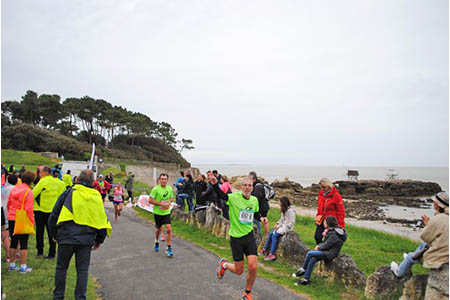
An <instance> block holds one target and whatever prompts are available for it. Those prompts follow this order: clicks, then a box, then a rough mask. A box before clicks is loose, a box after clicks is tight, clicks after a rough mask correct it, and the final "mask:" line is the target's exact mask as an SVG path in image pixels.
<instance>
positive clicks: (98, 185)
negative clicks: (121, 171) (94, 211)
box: [92, 174, 111, 203]
mask: <svg viewBox="0 0 450 300" xmlns="http://www.w3.org/2000/svg"><path fill="white" fill-rule="evenodd" d="M92 186H93V187H94V189H96V190H97V191H99V193H100V194H101V195H102V199H103V203H105V199H106V195H107V194H108V191H109V190H110V189H111V185H110V184H109V182H108V181H106V180H104V179H103V175H101V174H100V175H98V179H97V181H95V182H94V183H93V184H92Z"/></svg>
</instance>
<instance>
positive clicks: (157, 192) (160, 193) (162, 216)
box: [149, 174, 174, 257]
mask: <svg viewBox="0 0 450 300" xmlns="http://www.w3.org/2000/svg"><path fill="white" fill-rule="evenodd" d="M158 181H159V184H158V185H157V186H155V187H154V188H153V189H152V192H151V193H150V199H149V202H150V203H152V204H153V205H154V208H153V216H154V218H155V252H159V235H160V234H161V231H162V226H163V225H165V226H166V232H167V249H166V254H167V256H168V257H173V251H172V225H171V220H170V209H171V208H170V204H171V202H172V201H173V200H174V196H173V190H172V187H171V186H170V185H167V183H168V182H169V175H167V174H160V175H159V178H158Z"/></svg>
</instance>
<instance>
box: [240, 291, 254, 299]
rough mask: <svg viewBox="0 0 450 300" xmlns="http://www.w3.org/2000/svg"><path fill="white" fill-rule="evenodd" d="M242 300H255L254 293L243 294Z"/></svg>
mask: <svg viewBox="0 0 450 300" xmlns="http://www.w3.org/2000/svg"><path fill="white" fill-rule="evenodd" d="M242 300H253V297H252V293H248V294H247V293H246V292H243V293H242Z"/></svg>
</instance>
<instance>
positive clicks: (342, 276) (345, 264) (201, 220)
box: [172, 207, 366, 289]
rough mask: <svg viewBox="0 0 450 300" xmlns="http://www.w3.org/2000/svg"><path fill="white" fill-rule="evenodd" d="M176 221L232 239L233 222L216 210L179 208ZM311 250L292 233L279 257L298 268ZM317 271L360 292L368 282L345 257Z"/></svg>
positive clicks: (283, 242) (259, 242)
mask: <svg viewBox="0 0 450 300" xmlns="http://www.w3.org/2000/svg"><path fill="white" fill-rule="evenodd" d="M172 218H173V219H174V220H181V221H183V222H184V223H186V224H189V225H194V226H197V227H198V228H205V229H207V230H209V231H211V233H212V234H214V235H215V236H218V237H224V238H226V239H228V240H229V239H230V236H229V234H228V231H229V229H230V222H229V221H228V220H226V219H225V218H224V217H222V216H220V215H218V214H217V212H216V210H215V209H214V208H213V207H209V208H208V209H207V210H204V211H199V212H197V213H194V212H183V211H181V210H179V209H175V210H173V211H172ZM254 228H255V231H254V232H255V239H256V243H257V245H258V246H261V245H262V243H263V242H264V239H263V238H262V237H261V234H260V233H259V232H258V231H257V229H256V226H255V227H254ZM308 251H309V248H308V246H306V245H305V244H304V243H303V242H302V240H301V239H300V237H299V235H298V234H297V233H296V232H289V233H287V234H286V235H285V236H283V237H282V238H281V240H280V244H279V247H278V252H277V253H278V254H277V255H278V256H279V257H282V258H283V259H285V260H286V261H288V262H289V263H292V264H293V265H295V266H300V265H301V264H302V263H303V262H304V260H305V256H306V253H307V252H308ZM314 272H315V273H316V274H318V275H319V276H322V277H325V278H327V279H328V280H329V281H333V282H335V283H338V284H343V285H345V286H349V287H353V288H357V289H363V288H364V285H365V281H366V277H365V275H364V273H363V272H362V271H361V270H359V269H358V267H357V266H356V264H355V263H354V261H353V259H352V258H351V257H350V256H348V255H345V254H341V255H339V257H337V258H336V259H335V260H333V261H332V262H331V263H329V264H323V263H318V265H317V266H316V268H315V271H314Z"/></svg>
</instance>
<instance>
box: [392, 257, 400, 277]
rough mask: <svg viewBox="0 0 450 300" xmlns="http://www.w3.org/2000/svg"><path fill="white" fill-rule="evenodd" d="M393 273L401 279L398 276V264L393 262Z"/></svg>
mask: <svg viewBox="0 0 450 300" xmlns="http://www.w3.org/2000/svg"><path fill="white" fill-rule="evenodd" d="M391 271H392V273H394V275H395V276H397V277H400V276H399V275H398V264H397V263H396V262H395V261H393V262H391Z"/></svg>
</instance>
